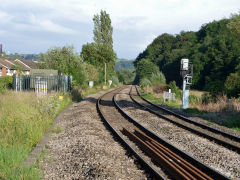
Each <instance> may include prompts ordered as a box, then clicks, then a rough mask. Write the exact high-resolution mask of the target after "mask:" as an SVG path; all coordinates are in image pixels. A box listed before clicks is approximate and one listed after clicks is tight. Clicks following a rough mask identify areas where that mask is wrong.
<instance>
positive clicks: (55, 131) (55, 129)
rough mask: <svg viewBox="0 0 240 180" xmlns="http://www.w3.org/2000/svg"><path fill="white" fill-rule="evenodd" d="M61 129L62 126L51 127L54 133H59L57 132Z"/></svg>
mask: <svg viewBox="0 0 240 180" xmlns="http://www.w3.org/2000/svg"><path fill="white" fill-rule="evenodd" d="M62 131H63V128H62V127H59V126H57V127H54V128H53V129H52V133H56V134H59V133H61V132H62Z"/></svg>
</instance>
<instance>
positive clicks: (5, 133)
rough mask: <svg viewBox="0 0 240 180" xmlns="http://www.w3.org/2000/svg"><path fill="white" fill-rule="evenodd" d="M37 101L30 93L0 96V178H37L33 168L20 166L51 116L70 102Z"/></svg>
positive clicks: (54, 97) (52, 98) (54, 96)
mask: <svg viewBox="0 0 240 180" xmlns="http://www.w3.org/2000/svg"><path fill="white" fill-rule="evenodd" d="M58 96H59V94H51V95H48V96H47V97H43V98H37V97H36V95H35V94H34V93H30V92H18V93H16V92H12V91H7V92H5V93H4V94H0V134H1V136H0V179H4V178H6V179H14V180H15V179H39V178H40V175H39V174H38V171H37V170H36V169H35V167H34V166H32V167H23V166H22V164H23V162H24V161H25V158H26V157H27V155H28V154H29V153H30V152H31V150H32V149H33V148H34V147H35V146H36V145H37V144H38V142H39V141H40V140H41V139H42V137H43V135H44V133H45V132H46V131H47V130H48V128H49V127H50V125H51V124H52V122H53V119H54V118H55V116H56V115H57V114H58V113H59V112H60V111H62V110H63V109H64V108H65V107H66V106H68V105H69V104H70V103H71V100H70V98H69V96H68V95H65V96H64V98H63V100H59V99H58Z"/></svg>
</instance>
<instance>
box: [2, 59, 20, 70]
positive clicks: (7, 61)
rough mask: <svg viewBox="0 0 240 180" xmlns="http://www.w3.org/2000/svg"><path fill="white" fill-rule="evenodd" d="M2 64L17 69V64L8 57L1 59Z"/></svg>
mask: <svg viewBox="0 0 240 180" xmlns="http://www.w3.org/2000/svg"><path fill="white" fill-rule="evenodd" d="M0 65H1V67H5V68H8V69H15V68H14V67H15V66H16V65H15V64H14V63H13V61H11V60H7V59H0Z"/></svg>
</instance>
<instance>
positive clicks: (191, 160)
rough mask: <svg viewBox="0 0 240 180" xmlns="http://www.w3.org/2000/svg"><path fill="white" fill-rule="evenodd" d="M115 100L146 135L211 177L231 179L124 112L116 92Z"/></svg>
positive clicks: (220, 179) (126, 116)
mask: <svg viewBox="0 0 240 180" xmlns="http://www.w3.org/2000/svg"><path fill="white" fill-rule="evenodd" d="M113 101H114V104H115V105H116V107H117V108H118V110H119V112H120V113H121V114H122V115H123V116H124V117H125V118H127V119H128V120H129V121H130V122H132V123H133V124H134V125H135V126H136V127H138V128H139V129H140V130H141V131H143V132H144V133H145V134H146V135H148V136H150V137H151V138H153V139H155V141H157V142H159V143H161V144H162V145H164V146H165V147H167V148H168V149H169V150H171V151H173V152H174V153H175V154H177V155H178V156H180V157H181V158H183V159H185V160H187V161H188V163H190V164H194V166H195V167H196V168H198V169H199V170H201V171H203V172H204V173H206V174H207V175H209V176H210V177H211V178H213V179H218V180H223V179H229V178H228V177H226V176H225V175H223V174H221V173H220V172H219V171H217V170H215V169H213V168H211V167H210V166H208V165H205V164H203V163H202V162H200V161H199V160H197V159H195V158H194V157H192V156H191V155H189V154H188V153H186V152H184V151H182V150H180V149H178V148H177V147H175V146H174V145H172V144H171V143H169V142H168V141H166V140H164V139H163V138H161V137H159V136H158V135H156V134H155V133H154V132H153V131H151V130H149V129H147V128H146V127H144V126H143V125H141V124H140V123H138V122H137V121H136V120H134V119H133V118H132V117H131V116H129V115H128V114H127V113H126V112H124V111H123V110H122V108H121V107H120V106H119V104H118V103H117V101H116V94H115V95H114V97H113Z"/></svg>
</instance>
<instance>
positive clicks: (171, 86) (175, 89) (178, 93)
mask: <svg viewBox="0 0 240 180" xmlns="http://www.w3.org/2000/svg"><path fill="white" fill-rule="evenodd" d="M168 88H169V89H171V91H172V93H175V94H176V98H178V99H181V98H182V92H181V91H180V89H179V88H178V86H177V85H176V82H175V81H171V82H170V83H169V85H168Z"/></svg>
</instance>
